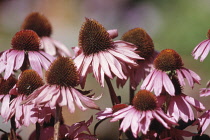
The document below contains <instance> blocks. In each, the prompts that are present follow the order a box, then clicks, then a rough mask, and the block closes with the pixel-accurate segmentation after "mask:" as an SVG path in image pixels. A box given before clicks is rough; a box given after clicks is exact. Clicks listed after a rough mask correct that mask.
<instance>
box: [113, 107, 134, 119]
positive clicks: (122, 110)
mask: <svg viewBox="0 0 210 140" xmlns="http://www.w3.org/2000/svg"><path fill="white" fill-rule="evenodd" d="M130 109H134V107H133V106H131V105H129V106H128V107H126V108H123V109H120V110H119V111H117V112H115V113H114V114H113V116H118V115H119V114H121V113H123V112H127V111H128V110H130Z"/></svg>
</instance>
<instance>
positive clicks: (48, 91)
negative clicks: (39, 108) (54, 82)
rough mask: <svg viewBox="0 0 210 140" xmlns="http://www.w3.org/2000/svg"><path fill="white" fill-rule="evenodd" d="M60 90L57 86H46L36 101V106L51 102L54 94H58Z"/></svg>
mask: <svg viewBox="0 0 210 140" xmlns="http://www.w3.org/2000/svg"><path fill="white" fill-rule="evenodd" d="M58 91H59V89H58V88H57V87H56V86H51V87H50V86H46V88H45V89H44V90H42V91H41V92H40V93H39V95H38V96H37V97H36V98H35V99H34V100H35V104H36V105H41V104H45V103H46V102H48V101H50V100H51V99H52V97H53V95H54V94H56V93H57V92H58Z"/></svg>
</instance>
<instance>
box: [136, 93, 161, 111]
mask: <svg viewBox="0 0 210 140" xmlns="http://www.w3.org/2000/svg"><path fill="white" fill-rule="evenodd" d="M132 104H133V106H134V107H135V108H136V109H137V110H140V111H147V110H155V109H156V108H157V99H156V97H155V95H154V94H153V93H152V92H150V91H148V90H140V91H139V92H138V93H136V95H135V96H134V98H133V101H132Z"/></svg>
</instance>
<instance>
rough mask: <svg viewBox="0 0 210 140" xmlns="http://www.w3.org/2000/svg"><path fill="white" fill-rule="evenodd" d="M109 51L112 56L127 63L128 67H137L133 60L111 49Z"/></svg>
mask: <svg viewBox="0 0 210 140" xmlns="http://www.w3.org/2000/svg"><path fill="white" fill-rule="evenodd" d="M108 51H109V52H110V53H111V54H112V55H114V56H115V57H117V58H118V59H119V60H121V61H122V62H124V63H127V64H128V65H131V66H136V65H137V64H136V62H135V61H133V60H131V59H130V58H128V57H127V56H125V55H123V54H121V53H118V52H116V51H115V50H112V49H109V50H108Z"/></svg>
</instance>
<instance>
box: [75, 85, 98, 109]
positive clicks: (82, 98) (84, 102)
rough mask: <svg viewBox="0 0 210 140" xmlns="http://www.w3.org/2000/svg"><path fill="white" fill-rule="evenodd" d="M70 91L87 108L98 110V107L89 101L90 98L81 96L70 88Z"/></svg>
mask: <svg viewBox="0 0 210 140" xmlns="http://www.w3.org/2000/svg"><path fill="white" fill-rule="evenodd" d="M71 91H72V92H74V93H75V94H77V96H78V97H79V99H80V100H81V101H82V103H83V104H85V105H86V106H87V107H89V108H91V109H99V107H98V106H97V105H96V104H95V103H94V102H93V100H91V98H89V97H87V96H84V95H82V94H81V93H80V92H79V91H77V90H76V89H74V88H71Z"/></svg>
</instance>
